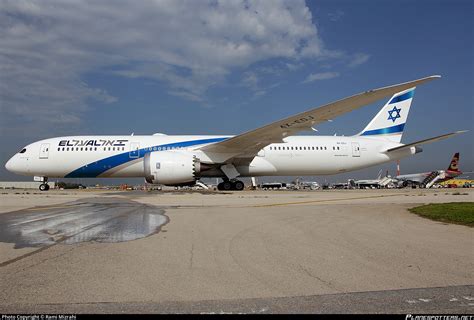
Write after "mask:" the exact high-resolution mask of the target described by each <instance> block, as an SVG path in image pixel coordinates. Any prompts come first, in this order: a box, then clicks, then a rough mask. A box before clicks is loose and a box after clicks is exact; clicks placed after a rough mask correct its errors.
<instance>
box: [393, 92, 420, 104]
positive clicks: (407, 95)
mask: <svg viewBox="0 0 474 320" xmlns="http://www.w3.org/2000/svg"><path fill="white" fill-rule="evenodd" d="M414 94H415V90H414V89H413V90H411V91H408V92H405V93H404V94H402V95H399V96H398V97H395V98H393V99H392V100H390V103H389V104H392V103H397V102H402V101H405V100H408V99H411V98H413V95H414Z"/></svg>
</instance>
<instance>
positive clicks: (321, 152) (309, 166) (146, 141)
mask: <svg viewBox="0 0 474 320" xmlns="http://www.w3.org/2000/svg"><path fill="white" fill-rule="evenodd" d="M439 77H440V76H430V77H426V78H422V79H419V80H414V81H410V82H406V83H402V84H398V85H393V86H389V87H384V88H380V89H375V90H369V91H366V92H363V93H360V94H357V95H354V96H351V97H348V98H345V99H342V100H339V101H336V102H333V103H329V104H326V105H324V106H321V107H319V108H314V109H311V110H308V111H306V112H302V113H299V114H296V115H293V116H290V117H288V118H285V119H283V120H280V121H276V122H273V123H271V124H268V125H266V126H263V127H260V128H258V129H255V130H251V131H248V132H245V133H243V134H240V135H236V136H229V135H226V136H202V135H201V136H184V135H165V134H154V135H148V136H136V135H131V136H69V137H59V138H51V139H46V140H41V141H37V142H34V143H32V144H29V145H27V146H26V147H24V148H22V149H21V150H20V152H18V153H17V154H15V155H14V156H13V157H12V158H11V159H10V160H9V161H8V162H7V163H6V165H5V167H6V169H7V170H9V171H11V172H15V173H17V174H22V175H29V176H34V180H35V181H40V182H42V183H41V184H40V186H39V188H40V190H42V191H43V190H48V189H49V186H48V184H47V181H48V178H49V177H55V178H85V177H90V178H97V177H100V178H102V177H114V178H115V177H144V178H145V180H146V181H147V182H148V183H152V184H163V185H175V186H176V185H193V184H195V183H196V181H198V179H200V178H202V177H217V178H222V179H223V182H222V183H220V184H219V185H218V189H219V190H242V189H243V188H244V184H243V182H242V181H240V180H238V179H237V178H238V177H256V176H305V175H328V174H336V173H340V172H346V171H351V170H357V169H361V168H365V167H369V166H375V165H379V164H382V163H386V162H389V161H395V160H398V159H401V158H404V157H407V156H410V155H413V154H415V153H418V152H420V151H421V149H420V148H419V147H418V146H419V145H421V144H425V143H430V142H433V141H437V140H441V139H445V138H447V137H450V136H453V135H456V134H458V133H461V132H463V131H457V132H453V133H449V134H444V135H441V136H438V137H435V138H431V139H426V140H422V141H418V142H414V143H409V144H401V143H400V141H401V138H402V133H403V128H404V126H405V122H406V120H407V116H408V111H409V109H410V105H411V102H412V99H413V94H414V89H415V86H417V85H419V84H422V83H424V82H427V81H431V80H434V79H437V78H439ZM389 95H392V97H391V98H390V100H388V102H387V103H386V104H385V105H384V106H383V108H382V109H381V110H380V112H379V113H378V114H377V115H376V116H375V117H374V118H373V119H372V121H370V123H369V124H368V125H367V126H366V128H365V129H364V130H362V131H361V132H360V133H358V134H356V135H354V136H347V137H337V136H294V135H295V134H297V133H298V132H301V131H305V130H315V129H314V128H313V127H314V126H315V125H317V124H319V123H322V122H326V121H330V120H331V119H333V118H335V117H337V116H339V115H342V114H345V113H348V112H350V111H352V110H355V109H358V108H360V107H362V106H364V105H367V104H371V103H373V102H375V101H377V100H380V99H381V98H384V97H386V96H389Z"/></svg>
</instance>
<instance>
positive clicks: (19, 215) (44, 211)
mask: <svg viewBox="0 0 474 320" xmlns="http://www.w3.org/2000/svg"><path fill="white" fill-rule="evenodd" d="M167 222H168V217H167V216H165V215H164V210H163V209H161V208H159V207H155V206H151V205H145V204H141V203H138V202H134V201H130V200H125V199H120V198H91V199H83V200H80V201H75V202H71V203H68V204H65V205H62V206H56V207H51V208H49V209H48V207H44V208H33V209H30V210H28V209H27V210H21V211H16V212H11V213H6V214H2V215H1V216H0V242H8V243H15V248H23V247H42V246H45V245H52V244H55V243H59V242H60V243H66V244H74V243H78V242H87V241H96V242H123V241H131V240H135V239H140V238H144V237H146V236H149V235H151V234H153V233H156V232H158V231H159V230H160V227H162V226H163V225H164V224H166V223H167Z"/></svg>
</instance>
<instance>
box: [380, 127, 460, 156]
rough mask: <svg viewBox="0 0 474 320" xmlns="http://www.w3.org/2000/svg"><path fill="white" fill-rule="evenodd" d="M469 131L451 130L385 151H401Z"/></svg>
mask: <svg viewBox="0 0 474 320" xmlns="http://www.w3.org/2000/svg"><path fill="white" fill-rule="evenodd" d="M467 131H468V130H462V131H456V132H451V133H447V134H443V135H441V136H437V137H434V138H429V139H425V140H420V141H416V142H412V143H409V144H405V145H403V146H399V147H395V148H390V149H388V150H386V151H385V152H393V151H399V150H404V149H409V148H411V147H416V146H419V145H422V144H427V143H431V142H435V141H439V140H443V139H446V138H449V137H452V136H455V135H458V134H460V133H464V132H467Z"/></svg>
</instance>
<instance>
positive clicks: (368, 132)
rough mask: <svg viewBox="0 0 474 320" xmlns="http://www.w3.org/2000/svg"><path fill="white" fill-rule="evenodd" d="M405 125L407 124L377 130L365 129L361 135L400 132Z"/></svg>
mask: <svg viewBox="0 0 474 320" xmlns="http://www.w3.org/2000/svg"><path fill="white" fill-rule="evenodd" d="M404 127H405V124H404V123H402V124H399V125H397V126H393V127H388V128H383V129H375V130H368V131H364V132H363V133H362V134H361V136H372V135H378V134H389V133H398V132H402V131H403V128H404Z"/></svg>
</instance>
